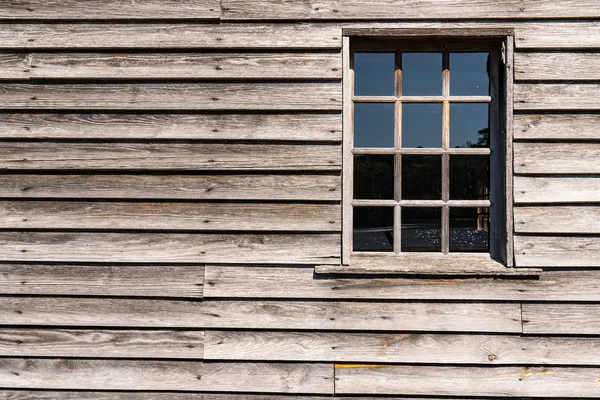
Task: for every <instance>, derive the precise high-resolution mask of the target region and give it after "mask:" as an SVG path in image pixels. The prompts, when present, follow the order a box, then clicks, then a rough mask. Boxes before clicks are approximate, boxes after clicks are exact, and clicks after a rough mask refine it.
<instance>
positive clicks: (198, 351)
mask: <svg viewBox="0 0 600 400" xmlns="http://www.w3.org/2000/svg"><path fill="white" fill-rule="evenodd" d="M203 344H204V332H203V331H181V330H177V331H149V330H143V331H134V330H98V329H94V330H82V329H9V328H2V329H0V355H1V356H2V357H6V356H9V357H101V358H112V357H115V358H194V359H202V357H203V353H204V352H203V348H204V346H203Z"/></svg>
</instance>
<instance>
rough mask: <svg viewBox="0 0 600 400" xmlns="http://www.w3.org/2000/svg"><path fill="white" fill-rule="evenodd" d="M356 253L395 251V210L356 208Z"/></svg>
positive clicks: (354, 247) (353, 247) (354, 248)
mask: <svg viewBox="0 0 600 400" xmlns="http://www.w3.org/2000/svg"><path fill="white" fill-rule="evenodd" d="M353 218H354V234H353V246H352V249H353V250H354V251H394V208H393V207H354V217H353Z"/></svg>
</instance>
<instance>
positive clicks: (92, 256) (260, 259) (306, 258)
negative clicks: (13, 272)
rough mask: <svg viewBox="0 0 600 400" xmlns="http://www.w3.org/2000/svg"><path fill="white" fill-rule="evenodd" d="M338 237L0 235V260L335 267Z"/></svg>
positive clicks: (337, 254)
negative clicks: (235, 262) (285, 264)
mask: <svg viewBox="0 0 600 400" xmlns="http://www.w3.org/2000/svg"><path fill="white" fill-rule="evenodd" d="M340 240H341V238H340V234H335V233H331V234H283V233H282V234H273V233H265V234H258V233H255V234H250V233H238V234H235V233H205V234H193V233H178V234H175V233H97V232H96V233H82V232H60V233H55V232H7V231H4V232H0V261H9V262H13V261H35V262H38V261H40V262H41V261H51V262H100V263H104V262H129V263H179V262H181V263H206V262H214V263H219V262H220V263H228V262H232V261H242V260H243V261H244V262H250V263H278V262H279V263H281V262H292V263H297V264H313V265H314V264H321V263H338V262H339V259H340V255H339V248H340Z"/></svg>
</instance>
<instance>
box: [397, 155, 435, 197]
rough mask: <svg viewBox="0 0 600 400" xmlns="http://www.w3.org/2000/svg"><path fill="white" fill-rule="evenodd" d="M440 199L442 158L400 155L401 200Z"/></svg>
mask: <svg viewBox="0 0 600 400" xmlns="http://www.w3.org/2000/svg"><path fill="white" fill-rule="evenodd" d="M441 198H442V156H422V155H402V199H403V200H440V199H441Z"/></svg>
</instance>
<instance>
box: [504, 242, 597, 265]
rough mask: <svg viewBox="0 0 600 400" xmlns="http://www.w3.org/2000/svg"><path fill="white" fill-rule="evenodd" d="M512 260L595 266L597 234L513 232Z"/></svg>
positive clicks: (526, 262) (528, 262)
mask: <svg viewBox="0 0 600 400" xmlns="http://www.w3.org/2000/svg"><path fill="white" fill-rule="evenodd" d="M515 260H516V265H517V266H519V267H598V266H600V240H598V238H597V237H591V236H588V237H571V236H525V235H515Z"/></svg>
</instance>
